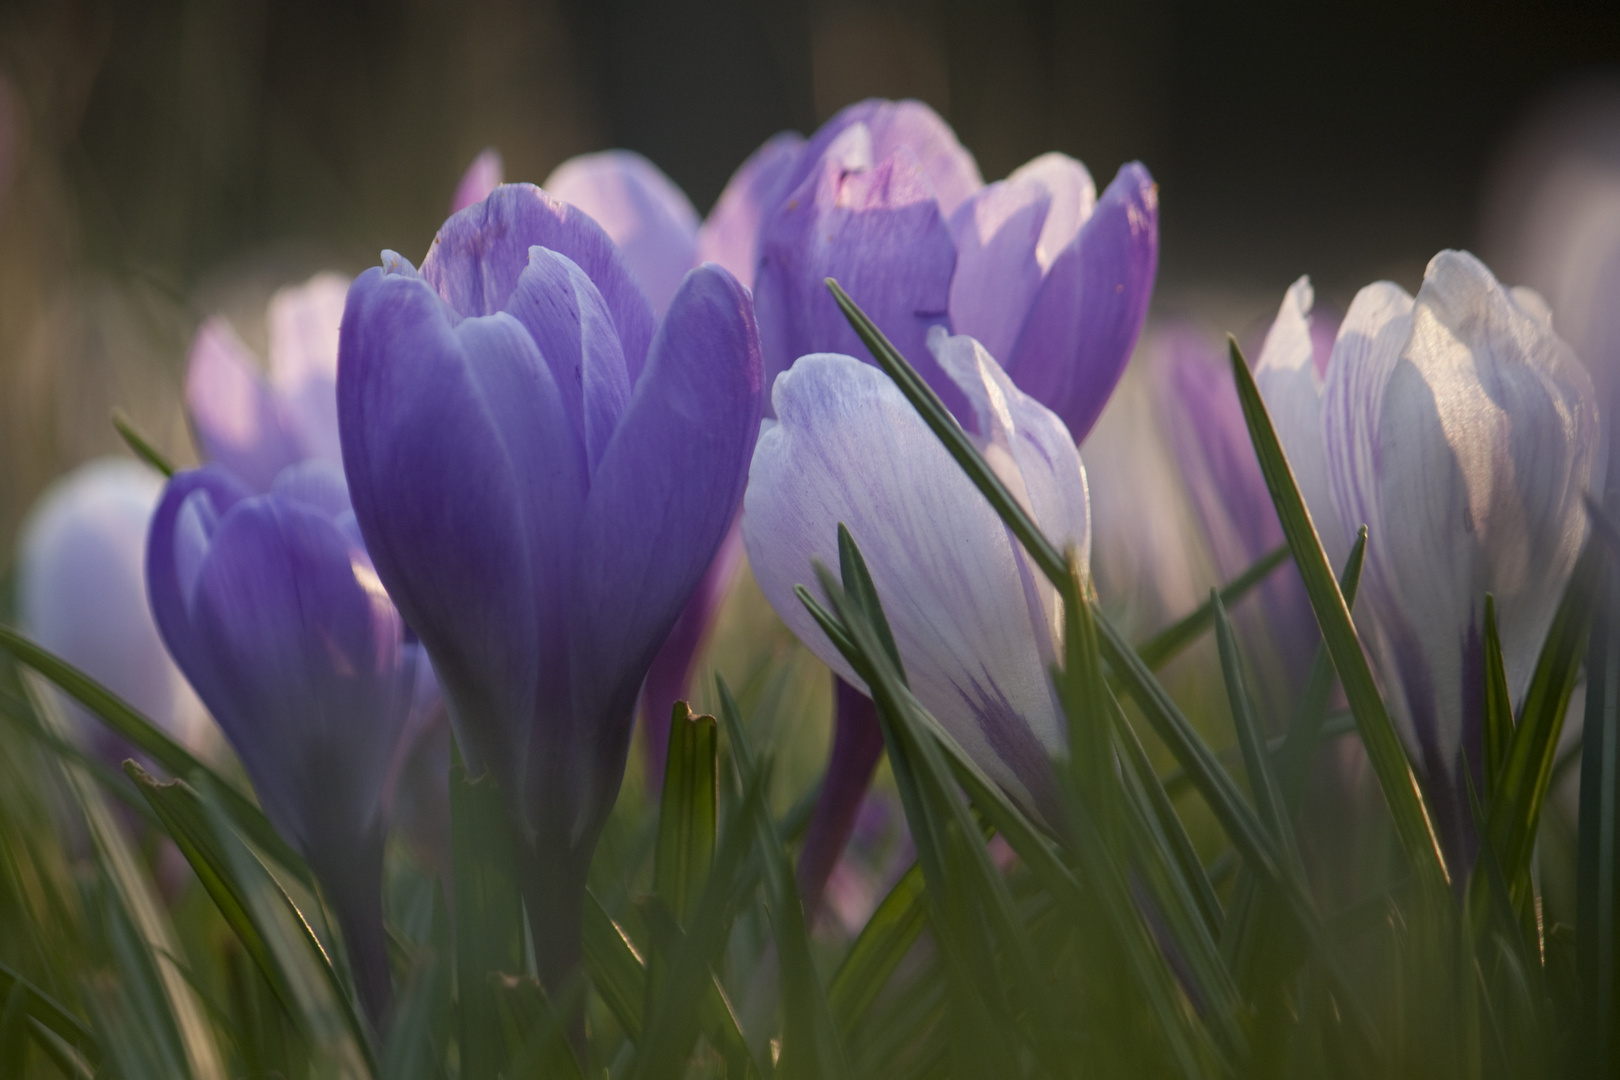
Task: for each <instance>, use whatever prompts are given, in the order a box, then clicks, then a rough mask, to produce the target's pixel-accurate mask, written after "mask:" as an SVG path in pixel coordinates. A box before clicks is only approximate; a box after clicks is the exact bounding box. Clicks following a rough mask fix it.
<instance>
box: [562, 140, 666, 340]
mask: <svg viewBox="0 0 1620 1080" xmlns="http://www.w3.org/2000/svg"><path fill="white" fill-rule="evenodd" d="M540 186H541V187H542V188H544V189H545V190H546V191H547V192H549V193H550V194H551V196H552V197H553V198H557V199H561V200H563V201H564V202H567V203H572V204H573V205H574V206H577V207H579V209H581V210H583V211H585V213H587V214H589V215H590V216H591V218H592V220H594V221H595V222H596V223H597V224H598V225H600V226H602V228H603V230H605V231H606V232H607V234H608V236H610V237H612V238H613V242H614V243H615V244H617V245H618V247H619V253H620V254H621V255H623V256H624V261H625V262H626V263H627V264H628V265H629V267H630V272H631V273H632V274H634V275H635V278H636V281H637V282H638V283H639V284H640V285H641V289H642V291H643V292H645V293H646V294H647V299H648V300H649V301H650V302H651V303H652V307H653V314H654V315H656V316H657V317H658V318H660V319H661V318H663V317H664V312H665V311H667V310H669V302H670V300H671V299H672V298H674V296H675V290H676V289H678V288H680V284H681V279H682V278H684V277H685V276H686V272H687V271H688V270H690V269H692V267H693V266H696V265H697V231H698V216H697V211H696V210H694V209H692V200H690V199H688V198H687V197H686V193H685V192H684V191H682V190H681V189H680V188H678V187H676V186H675V182H674V181H673V180H671V179H670V178H669V177H667V176H665V175H664V174H663V172H662V171H660V170H659V168H658V166H656V165H654V164H653V163H652V162H650V161H648V160H647V159H646V158H644V157H642V156H641V155H640V154H638V153H635V152H634V151H631V150H604V151H602V152H600V153H596V154H582V155H580V156H579V157H572V158H569V159H568V160H567V161H565V162H563V163H562V164H561V165H559V166H557V168H556V169H555V170H553V171H552V174H551V175H550V176H548V177H547V178H546V182H545V183H544V184H542V185H540Z"/></svg>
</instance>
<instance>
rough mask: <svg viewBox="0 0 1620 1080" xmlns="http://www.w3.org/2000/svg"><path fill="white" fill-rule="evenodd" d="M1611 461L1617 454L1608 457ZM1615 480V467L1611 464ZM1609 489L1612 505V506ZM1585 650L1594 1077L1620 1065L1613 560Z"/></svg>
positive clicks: (1584, 836) (1584, 845)
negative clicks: (1618, 1040) (1618, 1043)
mask: <svg viewBox="0 0 1620 1080" xmlns="http://www.w3.org/2000/svg"><path fill="white" fill-rule="evenodd" d="M1611 460H1612V458H1611ZM1610 476H1611V479H1612V478H1613V476H1614V467H1613V465H1612V464H1611V466H1610ZM1616 502H1617V498H1616V496H1615V495H1614V494H1612V489H1611V495H1610V496H1609V499H1608V505H1609V506H1610V507H1614V506H1615V505H1616ZM1587 510H1588V512H1589V513H1590V515H1591V518H1592V522H1593V526H1594V528H1595V530H1596V531H1597V532H1598V534H1599V535H1600V536H1602V537H1603V539H1604V540H1605V542H1607V543H1608V544H1609V545H1610V548H1611V552H1614V553H1620V529H1616V528H1615V527H1614V525H1613V523H1612V521H1611V520H1610V518H1609V516H1608V515H1607V514H1606V513H1605V512H1604V511H1603V510H1602V509H1600V508H1598V507H1597V506H1596V505H1595V504H1592V503H1591V502H1588V504H1587ZM1596 592H1597V593H1598V598H1599V607H1598V611H1597V616H1596V619H1595V620H1594V623H1593V626H1592V636H1591V641H1590V643H1589V644H1588V646H1587V653H1586V714H1585V718H1584V723H1583V726H1582V729H1581V757H1580V761H1581V796H1580V799H1581V802H1580V827H1579V832H1578V834H1577V835H1578V846H1579V852H1578V856H1577V858H1578V882H1577V892H1578V897H1577V905H1578V910H1577V914H1576V924H1577V930H1576V939H1575V948H1576V961H1577V967H1578V971H1579V976H1580V987H1581V997H1582V1002H1581V1015H1580V1024H1579V1032H1580V1039H1579V1042H1578V1049H1577V1052H1576V1057H1577V1062H1578V1064H1579V1065H1580V1066H1581V1067H1583V1068H1584V1069H1585V1070H1586V1075H1590V1076H1613V1075H1614V1073H1615V1070H1616V1067H1617V1065H1620V1046H1617V1045H1616V1038H1617V1036H1620V570H1617V564H1616V560H1613V559H1611V560H1609V565H1608V566H1606V567H1605V568H1604V571H1603V573H1602V575H1601V576H1600V581H1599V583H1598V588H1597V590H1596Z"/></svg>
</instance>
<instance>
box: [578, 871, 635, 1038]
mask: <svg viewBox="0 0 1620 1080" xmlns="http://www.w3.org/2000/svg"><path fill="white" fill-rule="evenodd" d="M580 921H581V933H582V936H583V938H584V949H585V971H586V974H588V975H589V976H590V977H591V984H592V985H593V986H595V987H596V992H597V993H598V994H599V995H601V998H602V1001H603V1002H604V1003H605V1004H606V1005H607V1007H608V1009H609V1010H611V1011H612V1013H613V1016H614V1018H615V1019H617V1020H618V1021H619V1026H620V1027H622V1028H624V1030H625V1034H627V1035H629V1036H630V1038H631V1039H632V1040H635V1039H640V1038H641V1020H642V1006H643V1004H644V1002H645V1000H646V993H647V971H646V968H645V966H644V962H643V961H642V959H641V955H640V954H639V953H637V952H636V947H635V946H634V945H633V944H631V942H630V937H629V935H628V934H626V933H625V932H624V931H623V930H621V929H620V928H619V924H618V923H616V922H614V921H613V917H612V916H611V915H609V914H608V913H607V909H606V908H604V907H603V906H602V903H601V901H599V900H598V899H597V898H596V896H595V895H594V894H593V893H591V892H589V891H587V892H586V893H585V908H584V914H583V917H582V918H581V920H580Z"/></svg>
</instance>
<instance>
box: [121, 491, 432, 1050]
mask: <svg viewBox="0 0 1620 1080" xmlns="http://www.w3.org/2000/svg"><path fill="white" fill-rule="evenodd" d="M146 582H147V591H148V595H149V598H150V601H151V605H152V613H153V616H154V618H155V620H156V622H157V626H158V630H159V631H160V632H161V634H162V635H163V641H164V644H165V645H167V646H168V650H169V653H170V655H172V656H173V657H174V659H175V661H176V663H178V664H179V666H180V669H181V670H182V671H184V672H185V674H186V677H187V678H188V679H189V680H190V681H191V684H192V686H193V687H195V688H196V690H197V693H198V695H199V696H200V697H201V698H202V700H203V701H204V702H205V703H206V704H207V706H208V708H209V710H210V711H211V712H212V713H213V714H214V717H215V719H216V720H218V721H219V724H220V727H221V728H222V729H223V730H224V732H225V735H226V737H227V738H228V739H229V740H230V742H231V745H232V746H233V747H234V748H235V749H236V752H237V756H238V757H240V758H241V761H242V765H243V767H244V768H245V769H246V770H247V774H248V776H249V778H250V779H251V780H252V781H253V786H254V790H255V791H256V792H257V793H258V796H259V801H260V803H261V804H262V805H263V806H264V810H265V813H266V814H267V815H269V817H270V820H271V821H272V822H273V823H274V824H275V826H276V828H277V829H278V830H279V831H280V832H281V833H282V835H283V836H285V837H286V838H287V840H288V842H289V843H291V844H292V845H293V846H294V847H295V848H297V849H298V850H299V851H300V852H301V853H302V854H303V856H304V857H305V858H306V859H307V860H308V862H309V865H310V868H311V869H312V870H313V871H314V872H315V875H316V876H317V878H319V879H320V882H321V884H322V886H323V887H324V889H325V891H326V893H327V896H328V899H329V900H330V902H331V904H332V906H333V909H334V910H335V911H336V913H337V916H338V921H339V923H340V925H341V926H342V927H343V935H344V941H345V944H346V946H347V948H348V952H349V956H350V959H351V966H352V968H353V970H354V974H355V982H356V985H357V988H358V990H359V993H360V999H361V1002H362V1004H363V1005H364V1006H365V1008H366V1011H367V1014H368V1015H369V1016H370V1018H371V1020H372V1022H373V1024H375V1025H377V1026H379V1027H380V1026H381V1025H382V1024H383V1023H384V1022H385V1018H386V1016H387V1014H388V1010H389V1006H390V1002H391V999H392V988H391V983H390V981H389V971H388V953H387V942H386V939H385V937H384V933H383V925H382V857H383V839H384V834H385V831H386V830H385V814H384V807H383V794H384V787H385V784H386V781H387V779H388V774H389V771H390V765H391V763H392V761H393V760H394V758H395V756H396V752H397V748H398V746H399V744H400V741H401V737H402V735H403V734H404V732H405V730H406V726H407V722H408V720H409V718H410V715H411V713H412V711H413V706H414V705H415V702H416V697H417V693H418V690H419V687H420V686H421V685H422V684H423V683H424V682H430V681H431V680H428V679H426V678H425V676H426V672H425V671H424V669H425V667H426V665H427V660H426V657H425V656H424V655H423V653H422V651H421V648H420V647H419V646H417V645H415V644H413V643H412V642H411V641H410V639H409V635H408V634H407V631H406V629H405V624H404V623H403V622H402V621H401V620H400V617H399V613H398V612H397V611H396V610H395V608H394V605H393V604H392V603H390V602H389V599H388V595H387V593H385V592H384V591H383V587H382V583H381V582H380V581H378V579H377V575H376V573H375V571H374V570H373V569H372V565H371V561H370V559H369V558H368V557H367V555H366V550H365V547H364V546H363V545H362V544H361V542H360V538H359V534H358V531H357V530H356V528H355V524H354V515H353V512H352V511H351V510H350V508H349V500H348V494H347V491H346V489H345V486H344V482H343V474H342V472H341V471H340V470H339V469H338V468H337V467H336V466H334V465H331V464H328V463H324V462H309V463H305V464H301V465H296V466H293V467H291V468H289V469H286V470H284V471H283V472H282V473H281V474H280V475H279V476H278V477H277V478H276V479H275V481H274V482H273V484H272V485H271V489H270V491H269V492H268V493H266V494H260V495H256V494H254V493H253V492H252V490H251V489H250V488H249V487H248V486H247V485H246V484H244V483H243V482H242V481H241V480H240V479H238V478H237V477H235V476H233V475H232V474H231V473H230V472H229V471H227V470H225V469H223V468H221V467H219V466H215V465H210V466H205V467H203V468H201V469H197V470H193V471H190V472H183V473H179V474H177V475H176V476H174V477H173V478H172V479H171V480H170V481H169V484H168V486H167V488H166V489H165V491H164V494H163V499H162V501H161V502H160V503H159V505H158V509H157V512H156V513H155V515H154V516H153V519H152V530H151V534H150V538H149V540H148V544H147V552H146Z"/></svg>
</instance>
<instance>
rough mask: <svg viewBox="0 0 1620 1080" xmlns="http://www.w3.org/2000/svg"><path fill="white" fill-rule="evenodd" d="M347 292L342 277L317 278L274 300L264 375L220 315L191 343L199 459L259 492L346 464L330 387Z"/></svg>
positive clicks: (189, 401) (190, 388) (189, 383)
mask: <svg viewBox="0 0 1620 1080" xmlns="http://www.w3.org/2000/svg"><path fill="white" fill-rule="evenodd" d="M348 288H349V282H348V279H347V278H345V277H343V276H342V275H340V274H334V273H331V272H323V273H320V274H316V275H315V276H314V277H312V278H310V279H309V280H308V281H307V282H305V283H304V284H302V285H295V286H288V287H286V288H283V289H280V290H278V291H277V292H276V294H275V295H274V296H273V297H271V299H270V307H269V311H268V323H269V332H270V334H269V336H270V363H269V370H268V375H266V374H264V373H262V372H261V369H260V366H259V365H258V363H257V362H256V361H255V360H254V357H253V354H252V352H251V351H250V350H249V349H248V347H247V346H246V345H244V344H243V343H242V339H241V338H240V337H238V336H237V335H236V331H234V330H232V329H231V325H230V323H228V322H226V321H225V320H224V319H223V318H222V317H219V316H215V317H214V318H211V319H209V320H207V321H206V322H204V323H203V324H202V326H201V327H199V328H198V330H197V334H196V337H194V338H193V339H192V343H191V359H190V363H189V366H188V368H187V370H186V406H187V408H188V409H190V411H191V419H192V423H193V425H194V426H195V429H196V433H197V439H198V442H199V444H200V447H201V450H202V452H203V456H204V457H206V458H207V459H208V460H209V461H211V462H214V463H216V464H219V465H223V466H225V468H227V469H229V470H230V471H231V472H233V473H235V474H236V475H237V477H239V478H240V479H241V480H242V481H243V482H244V483H246V484H247V485H248V486H249V487H251V488H252V489H253V490H255V491H266V490H268V489H269V487H270V484H271V483H272V482H273V481H274V480H275V478H276V476H277V475H278V474H279V473H280V472H281V470H283V469H285V468H286V467H287V466H289V465H292V464H295V463H297V462H300V461H305V460H308V459H311V458H318V459H321V460H324V461H329V462H331V463H333V464H341V463H342V453H341V450H340V449H339V446H338V429H337V393H336V390H335V385H336V380H337V334H338V324H339V322H340V321H341V320H342V318H343V299H344V296H345V294H346V293H347V291H348Z"/></svg>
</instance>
